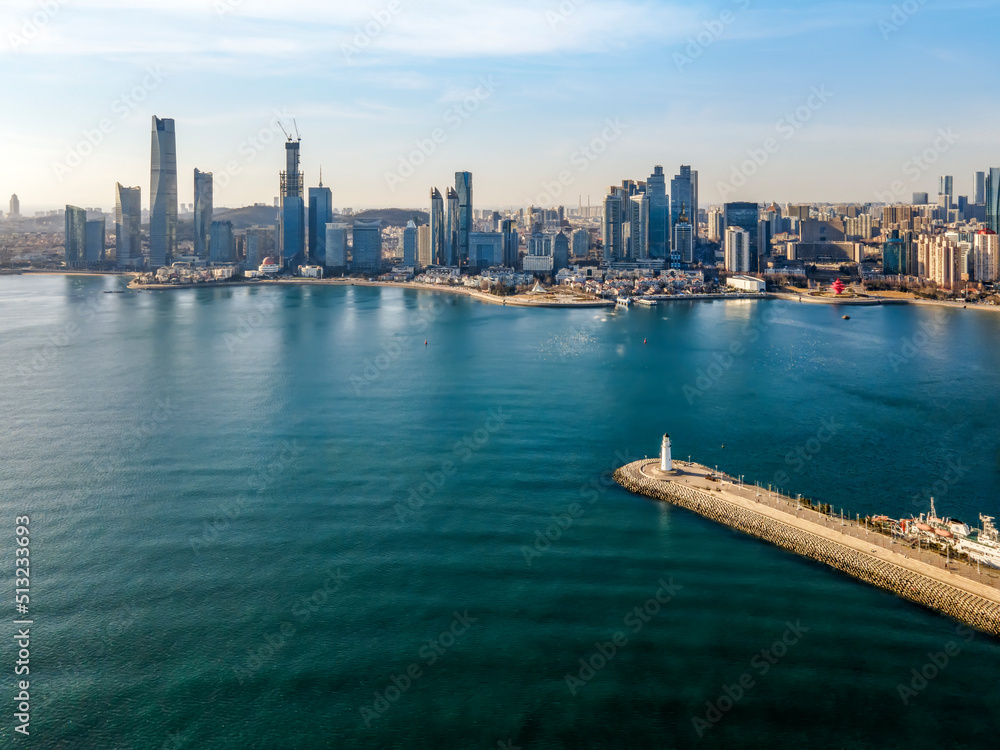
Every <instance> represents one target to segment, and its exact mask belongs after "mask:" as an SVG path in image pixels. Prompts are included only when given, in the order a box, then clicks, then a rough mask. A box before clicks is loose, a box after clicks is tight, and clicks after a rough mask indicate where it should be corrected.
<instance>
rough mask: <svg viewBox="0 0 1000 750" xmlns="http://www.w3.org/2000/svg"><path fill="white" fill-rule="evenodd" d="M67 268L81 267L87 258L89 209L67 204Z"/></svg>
mask: <svg viewBox="0 0 1000 750" xmlns="http://www.w3.org/2000/svg"><path fill="white" fill-rule="evenodd" d="M63 246H64V248H65V251H66V254H65V260H66V267H67V268H79V267H80V266H82V265H84V263H86V260H87V211H86V209H83V208H79V207H77V206H66V236H65V242H64V245H63Z"/></svg>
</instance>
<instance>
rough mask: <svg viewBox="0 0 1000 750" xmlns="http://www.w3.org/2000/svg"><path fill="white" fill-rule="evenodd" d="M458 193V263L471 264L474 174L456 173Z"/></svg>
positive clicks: (456, 190)
mask: <svg viewBox="0 0 1000 750" xmlns="http://www.w3.org/2000/svg"><path fill="white" fill-rule="evenodd" d="M455 192H456V193H458V263H457V265H459V266H463V265H468V263H469V235H470V234H472V172H455Z"/></svg>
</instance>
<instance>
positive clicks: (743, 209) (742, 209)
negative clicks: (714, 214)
mask: <svg viewBox="0 0 1000 750" xmlns="http://www.w3.org/2000/svg"><path fill="white" fill-rule="evenodd" d="M723 211H724V212H725V217H726V219H725V221H726V232H727V234H726V241H727V242H728V241H729V235H728V231H729V229H730V228H732V227H738V228H740V229H742V230H744V231H745V232H746V233H747V234H748V235H750V237H749V246H748V252H749V256H748V261H747V262H748V263H749V266H748V267H747V269H746V271H748V272H751V273H757V272H759V271H760V249H759V246H758V244H757V243H758V235H757V225H758V223H759V219H760V207H759V206H758V205H757V204H756V203H747V202H734V203H727V204H725V206H724V208H723ZM727 256H728V251H727ZM727 268H728V265H727Z"/></svg>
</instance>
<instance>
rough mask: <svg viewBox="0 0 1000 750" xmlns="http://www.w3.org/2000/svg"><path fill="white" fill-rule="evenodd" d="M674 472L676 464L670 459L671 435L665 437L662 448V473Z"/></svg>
mask: <svg viewBox="0 0 1000 750" xmlns="http://www.w3.org/2000/svg"><path fill="white" fill-rule="evenodd" d="M673 470H674V462H673V460H672V459H671V458H670V435H664V436H663V445H662V446H661V447H660V471H663V472H671V471H673Z"/></svg>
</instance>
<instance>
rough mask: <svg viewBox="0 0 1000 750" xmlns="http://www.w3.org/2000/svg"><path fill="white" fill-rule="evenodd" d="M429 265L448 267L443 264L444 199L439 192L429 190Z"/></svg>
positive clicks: (434, 189)
mask: <svg viewBox="0 0 1000 750" xmlns="http://www.w3.org/2000/svg"><path fill="white" fill-rule="evenodd" d="M430 230H431V263H433V264H435V265H439V266H446V265H448V264H447V263H446V262H445V257H444V248H445V240H444V237H445V225H444V199H443V198H442V197H441V191H440V190H438V189H437V188H431V227H430Z"/></svg>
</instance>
